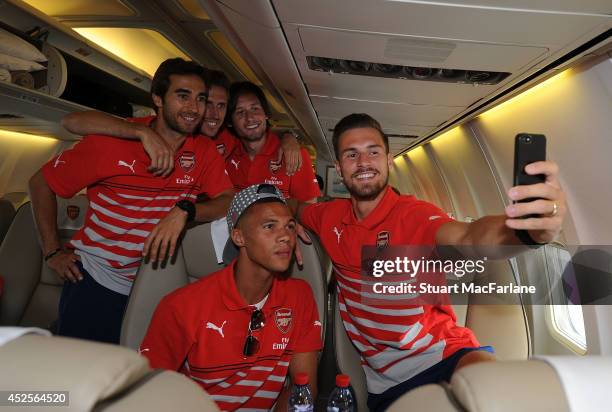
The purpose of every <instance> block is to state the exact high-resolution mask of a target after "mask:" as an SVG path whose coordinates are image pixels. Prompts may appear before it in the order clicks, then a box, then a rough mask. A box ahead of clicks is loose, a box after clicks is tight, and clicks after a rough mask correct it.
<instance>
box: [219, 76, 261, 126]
mask: <svg viewBox="0 0 612 412" xmlns="http://www.w3.org/2000/svg"><path fill="white" fill-rule="evenodd" d="M247 94H252V95H254V96H255V97H257V100H259V103H260V104H261V107H262V108H263V110H264V113H266V116H270V106H269V105H268V100H267V99H266V95H265V94H264V92H263V90H261V87H259V86H257V85H256V84H254V83H251V82H237V83H234V84H232V86H231V87H230V97H229V102H228V103H227V114H228V116H227V123H228V124H230V125H231V123H232V115H233V114H234V112H235V111H236V104H237V103H238V98H240V97H241V96H245V95H247Z"/></svg>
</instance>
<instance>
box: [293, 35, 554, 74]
mask: <svg viewBox="0 0 612 412" xmlns="http://www.w3.org/2000/svg"><path fill="white" fill-rule="evenodd" d="M298 31H299V34H300V41H301V44H302V47H303V50H304V53H305V54H306V56H321V57H333V58H337V59H346V60H359V61H366V62H372V63H384V64H396V65H402V66H417V67H436V68H443V69H461V70H481V71H497V72H510V73H512V72H515V71H516V70H518V69H520V68H521V67H523V66H525V65H527V64H528V63H529V62H531V61H533V60H534V59H536V58H537V57H540V56H543V55H544V54H545V53H546V52H547V51H548V48H546V47H532V46H514V45H504V44H490V43H476V42H463V41H449V40H436V39H423V38H419V37H412V36H389V35H383V34H379V33H367V32H362V31H350V30H332V29H324V28H318V27H299V28H298Z"/></svg>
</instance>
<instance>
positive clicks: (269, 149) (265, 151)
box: [234, 132, 280, 158]
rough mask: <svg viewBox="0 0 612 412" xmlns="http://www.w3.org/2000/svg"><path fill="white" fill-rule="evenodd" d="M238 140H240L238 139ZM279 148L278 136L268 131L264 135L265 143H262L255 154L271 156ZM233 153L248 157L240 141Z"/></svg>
mask: <svg viewBox="0 0 612 412" xmlns="http://www.w3.org/2000/svg"><path fill="white" fill-rule="evenodd" d="M238 140H239V141H240V139H238ZM279 148H280V138H279V137H278V136H277V135H275V134H274V133H272V132H268V134H267V135H266V143H264V145H263V147H262V148H261V151H260V152H259V153H257V154H256V156H272V155H274V154H275V153H277V152H278V149H279ZM234 153H235V154H236V156H238V157H243V158H244V157H249V155H248V153H247V152H246V150H244V146H243V145H242V142H241V141H240V142H239V144H238V145H237V147H236V149H235V152H234Z"/></svg>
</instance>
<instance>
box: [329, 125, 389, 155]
mask: <svg viewBox="0 0 612 412" xmlns="http://www.w3.org/2000/svg"><path fill="white" fill-rule="evenodd" d="M361 127H371V128H372V129H376V130H377V131H378V133H380V136H381V137H382V139H383V142H384V144H385V152H386V153H389V138H388V137H387V135H386V134H385V132H383V130H382V127H381V126H380V123H378V121H377V120H376V119H374V118H373V117H372V116H370V115H368V114H365V113H353V114H349V115H348V116H345V117H343V118H342V119H341V120H340V121H339V122H338V123H337V124H336V127H334V135H333V137H332V143H333V145H334V154H335V155H336V159H338V160H340V153H339V152H338V150H339V149H338V143H339V141H340V136H342V134H343V133H344V132H346V131H348V130H351V129H358V128H361Z"/></svg>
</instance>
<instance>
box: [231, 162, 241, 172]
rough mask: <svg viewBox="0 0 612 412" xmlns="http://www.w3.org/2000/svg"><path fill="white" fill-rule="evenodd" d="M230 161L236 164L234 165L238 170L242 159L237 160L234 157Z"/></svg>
mask: <svg viewBox="0 0 612 412" xmlns="http://www.w3.org/2000/svg"><path fill="white" fill-rule="evenodd" d="M230 163H231V164H233V165H234V167H235V168H236V170H238V164H239V163H240V160H238V161H235V160H234V159H232V160H230Z"/></svg>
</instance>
